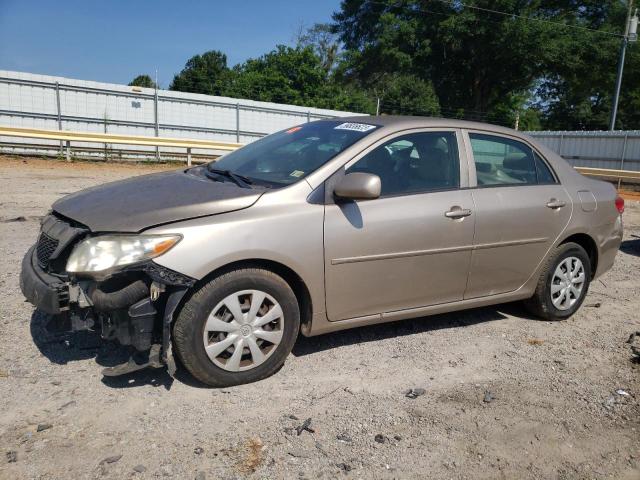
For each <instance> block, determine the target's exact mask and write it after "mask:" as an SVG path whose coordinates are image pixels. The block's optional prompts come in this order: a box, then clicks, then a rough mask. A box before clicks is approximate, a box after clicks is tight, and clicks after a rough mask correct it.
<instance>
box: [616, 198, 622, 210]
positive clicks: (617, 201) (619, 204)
mask: <svg viewBox="0 0 640 480" xmlns="http://www.w3.org/2000/svg"><path fill="white" fill-rule="evenodd" d="M616 208H617V209H618V212H619V213H624V198H622V197H616Z"/></svg>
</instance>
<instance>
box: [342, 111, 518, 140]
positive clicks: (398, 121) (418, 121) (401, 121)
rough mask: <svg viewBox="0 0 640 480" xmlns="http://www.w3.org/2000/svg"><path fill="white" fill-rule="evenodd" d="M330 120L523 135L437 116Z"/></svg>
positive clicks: (496, 126) (399, 126) (493, 126)
mask: <svg viewBox="0 0 640 480" xmlns="http://www.w3.org/2000/svg"><path fill="white" fill-rule="evenodd" d="M332 120H335V121H341V122H358V123H368V124H371V125H377V126H380V127H390V128H398V129H403V128H421V127H424V128H466V129H469V130H485V131H490V132H496V133H505V134H508V135H517V136H520V137H522V136H525V135H524V134H523V133H522V132H518V131H516V130H513V129H511V128H506V127H501V126H498V125H492V124H490V123H482V122H471V121H468V120H456V119H452V118H438V117H412V116H400V115H378V116H373V115H358V116H353V117H337V118H333V119H332Z"/></svg>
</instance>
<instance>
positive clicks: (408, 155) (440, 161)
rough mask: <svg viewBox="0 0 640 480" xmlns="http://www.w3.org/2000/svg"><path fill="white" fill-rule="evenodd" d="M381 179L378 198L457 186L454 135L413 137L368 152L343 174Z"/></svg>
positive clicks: (457, 169) (438, 134)
mask: <svg viewBox="0 0 640 480" xmlns="http://www.w3.org/2000/svg"><path fill="white" fill-rule="evenodd" d="M353 172H365V173H373V174H375V175H378V176H379V177H380V181H381V183H382V193H381V196H396V195H406V194H411V193H419V192H429V191H433V190H447V189H452V188H457V187H459V185H460V178H459V177H460V167H459V158H458V144H457V141H456V134H455V133H454V132H424V133H412V134H409V135H403V136H401V137H396V138H394V139H392V140H390V141H388V142H387V143H385V144H383V145H381V146H379V147H377V148H376V149H375V150H373V151H371V152H369V153H368V154H367V155H365V156H364V157H363V158H361V159H360V160H358V162H357V163H355V164H354V165H352V166H351V167H349V168H348V169H347V171H346V173H353Z"/></svg>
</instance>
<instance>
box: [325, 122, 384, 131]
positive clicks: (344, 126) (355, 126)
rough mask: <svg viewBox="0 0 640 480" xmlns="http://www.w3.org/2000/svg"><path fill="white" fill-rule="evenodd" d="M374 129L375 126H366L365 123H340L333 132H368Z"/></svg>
mask: <svg viewBox="0 0 640 480" xmlns="http://www.w3.org/2000/svg"><path fill="white" fill-rule="evenodd" d="M374 128H376V126H375V125H367V124H366V123H341V124H340V125H338V126H337V127H333V129H334V130H352V131H354V132H368V131H369V130H373V129H374Z"/></svg>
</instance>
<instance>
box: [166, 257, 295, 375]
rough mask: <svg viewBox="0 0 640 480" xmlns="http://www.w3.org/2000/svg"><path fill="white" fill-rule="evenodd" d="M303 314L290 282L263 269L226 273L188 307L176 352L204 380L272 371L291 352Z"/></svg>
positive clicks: (179, 327) (182, 315)
mask: <svg viewBox="0 0 640 480" xmlns="http://www.w3.org/2000/svg"><path fill="white" fill-rule="evenodd" d="M299 328H300V312H299V309H298V302H297V300H296V297H295V295H294V293H293V291H292V290H291V288H290V287H289V285H288V284H287V283H286V282H285V281H284V280H283V279H282V278H281V277H279V276H278V275H276V274H274V273H272V272H270V271H267V270H262V269H253V268H247V269H239V270H234V271H231V272H228V273H225V274H223V275H221V276H219V277H216V278H215V279H213V280H211V281H210V282H209V283H207V284H206V285H204V286H203V287H202V288H200V290H198V291H197V292H195V293H194V294H193V296H192V297H191V298H190V299H189V300H188V301H187V303H186V304H185V305H184V307H183V309H182V311H181V312H180V315H179V316H178V319H177V320H176V323H175V326H174V330H173V335H174V341H175V346H176V351H177V354H178V356H179V357H180V360H181V361H182V363H183V364H184V366H185V367H186V368H187V370H189V372H190V373H191V374H192V375H193V376H194V377H196V378H197V379H198V380H200V381H201V382H204V383H206V384H208V385H211V386H216V387H225V386H231V385H238V384H242V383H249V382H254V381H257V380H261V379H263V378H265V377H268V376H270V375H271V374H273V373H274V372H275V371H276V370H277V369H278V368H280V366H282V364H283V363H284V361H285V359H286V357H287V355H289V353H290V352H291V349H292V348H293V345H294V343H295V340H296V338H297V335H298V330H299Z"/></svg>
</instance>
